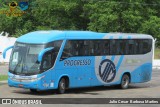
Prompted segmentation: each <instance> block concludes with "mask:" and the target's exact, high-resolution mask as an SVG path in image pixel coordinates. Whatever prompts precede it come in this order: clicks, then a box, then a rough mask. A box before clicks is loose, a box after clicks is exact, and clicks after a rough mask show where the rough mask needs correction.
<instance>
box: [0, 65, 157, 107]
mask: <svg viewBox="0 0 160 107" xmlns="http://www.w3.org/2000/svg"><path fill="white" fill-rule="evenodd" d="M7 70H8V68H7V66H4V67H2V66H0V74H7ZM0 98H160V70H158V69H154V70H153V73H152V80H151V81H150V82H147V83H140V84H130V87H129V89H126V90H121V89H118V88H117V87H115V86H110V87H91V88H79V89H69V90H67V91H66V93H65V94H57V92H56V91H55V90H51V91H43V92H38V93H31V92H30V91H29V90H28V89H21V88H13V87H9V86H8V85H7V83H0ZM0 106H1V105H0ZM3 106H4V105H3ZM23 106H27V105H23ZM32 106H35V105H32ZM45 106H47V107H51V106H52V107H53V105H45ZM45 106H44V107H45ZM54 106H71V107H72V106H75V105H73V104H72V105H71V104H68V105H62V104H59V105H54ZM76 106H77V107H78V106H81V107H82V106H87V107H90V106H92V107H97V106H105V107H106V106H107V105H103V104H100V105H83V104H80V105H77V104H76ZM108 106H110V107H115V106H123V107H128V106H139V107H144V106H145V107H150V106H152V107H159V106H160V104H158V105H146V104H141V105H135V104H132V105H129V104H120V105H117V104H115V105H111V104H109V105H108ZM7 107H9V106H7ZM12 107H14V106H13V105H12ZM36 107H37V106H36ZM38 107H40V106H38Z"/></svg>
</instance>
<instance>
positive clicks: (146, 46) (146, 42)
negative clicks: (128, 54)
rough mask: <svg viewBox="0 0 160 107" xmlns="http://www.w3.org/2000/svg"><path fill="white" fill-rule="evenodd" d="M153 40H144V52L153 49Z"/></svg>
mask: <svg viewBox="0 0 160 107" xmlns="http://www.w3.org/2000/svg"><path fill="white" fill-rule="evenodd" d="M150 41H151V40H143V41H142V44H143V46H142V47H143V52H142V53H143V54H145V53H147V52H149V51H150V50H151V42H150Z"/></svg>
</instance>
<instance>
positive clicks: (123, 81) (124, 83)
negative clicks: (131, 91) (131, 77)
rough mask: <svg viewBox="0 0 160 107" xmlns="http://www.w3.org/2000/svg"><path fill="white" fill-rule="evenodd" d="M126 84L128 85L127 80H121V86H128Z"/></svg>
mask: <svg viewBox="0 0 160 107" xmlns="http://www.w3.org/2000/svg"><path fill="white" fill-rule="evenodd" d="M128 83H129V81H128V78H123V80H122V86H124V87H126V86H128Z"/></svg>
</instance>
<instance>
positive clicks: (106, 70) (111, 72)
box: [99, 59, 116, 83]
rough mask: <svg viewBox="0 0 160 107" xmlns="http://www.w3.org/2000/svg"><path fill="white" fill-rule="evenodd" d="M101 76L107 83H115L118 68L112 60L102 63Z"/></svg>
mask: <svg viewBox="0 0 160 107" xmlns="http://www.w3.org/2000/svg"><path fill="white" fill-rule="evenodd" d="M99 76H100V78H101V79H102V80H103V81H104V82H106V83H108V82H112V81H113V79H114V78H115V76H116V68H115V65H114V63H113V62H112V61H111V60H109V59H105V60H103V61H102V62H101V63H100V65H99Z"/></svg>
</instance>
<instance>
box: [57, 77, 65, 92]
mask: <svg viewBox="0 0 160 107" xmlns="http://www.w3.org/2000/svg"><path fill="white" fill-rule="evenodd" d="M65 90H66V80H65V78H62V79H61V80H60V81H59V84H58V93H59V94H63V93H65Z"/></svg>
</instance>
